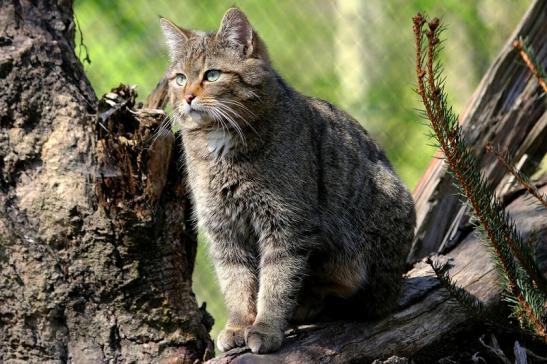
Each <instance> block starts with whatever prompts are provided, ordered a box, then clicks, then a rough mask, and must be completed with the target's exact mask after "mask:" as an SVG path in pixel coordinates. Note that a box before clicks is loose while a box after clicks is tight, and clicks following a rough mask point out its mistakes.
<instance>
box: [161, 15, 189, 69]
mask: <svg viewBox="0 0 547 364" xmlns="http://www.w3.org/2000/svg"><path fill="white" fill-rule="evenodd" d="M160 26H161V29H162V30H163V35H164V36H165V41H166V43H167V48H168V49H169V57H170V58H171V60H175V58H176V55H177V54H178V52H180V50H181V49H182V48H183V47H184V44H185V43H186V41H187V40H188V38H190V35H191V34H192V32H190V31H188V30H185V29H182V28H180V27H179V26H177V25H176V24H175V23H173V22H171V21H169V20H167V19H166V18H163V17H160Z"/></svg>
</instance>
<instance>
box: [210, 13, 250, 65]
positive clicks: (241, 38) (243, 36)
mask: <svg viewBox="0 0 547 364" xmlns="http://www.w3.org/2000/svg"><path fill="white" fill-rule="evenodd" d="M253 33H254V32H253V27H251V24H250V23H249V20H248V19H247V17H246V16H245V14H244V13H243V12H242V11H241V10H239V9H238V8H231V9H228V11H226V13H225V14H224V17H222V21H221V22H220V29H219V30H218V32H217V35H216V36H217V38H219V39H222V40H224V41H227V42H231V43H234V44H236V45H241V46H243V50H244V53H245V55H247V56H249V55H251V54H252V53H253Z"/></svg>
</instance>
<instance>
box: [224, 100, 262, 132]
mask: <svg viewBox="0 0 547 364" xmlns="http://www.w3.org/2000/svg"><path fill="white" fill-rule="evenodd" d="M223 102H224V101H219V102H218V107H219V108H221V109H223V110H224V111H226V112H228V113H230V114H232V115H233V116H234V117H235V118H238V119H241V120H242V121H243V122H244V123H245V124H246V125H247V126H248V127H249V128H250V129H251V130H252V131H253V132H254V133H255V134H256V135H257V136H258V137H259V138H260V134H259V133H258V131H257V130H256V129H255V128H254V127H253V126H252V124H251V123H249V122H248V121H247V119H246V118H244V117H243V116H242V115H241V114H239V113H238V112H237V111H235V110H234V109H233V108H231V107H229V106H228V105H226V104H224V103H223ZM236 102H237V101H236ZM242 106H244V105H242ZM249 111H250V110H249ZM253 115H254V113H253ZM255 116H256V115H255Z"/></svg>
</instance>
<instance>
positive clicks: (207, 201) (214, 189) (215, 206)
mask: <svg viewBox="0 0 547 364" xmlns="http://www.w3.org/2000/svg"><path fill="white" fill-rule="evenodd" d="M195 167H197V168H196V169H195V170H194V172H195V173H194V175H193V178H192V180H193V181H192V182H191V184H192V186H191V187H192V190H193V192H194V197H195V203H196V205H197V207H198V209H200V210H212V211H213V212H218V211H223V210H230V209H237V210H240V209H248V207H249V204H250V202H251V200H252V199H253V196H256V195H257V193H258V190H260V187H259V182H258V180H257V178H255V177H253V173H252V172H253V171H252V167H250V166H245V165H240V164H234V163H229V162H226V161H219V160H214V161H208V162H205V161H204V162H202V163H200V165H199V166H195Z"/></svg>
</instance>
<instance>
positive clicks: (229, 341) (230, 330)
mask: <svg viewBox="0 0 547 364" xmlns="http://www.w3.org/2000/svg"><path fill="white" fill-rule="evenodd" d="M240 346H245V327H238V326H232V325H226V327H224V329H223V330H222V331H221V332H220V334H218V337H217V348H218V349H219V350H220V351H223V352H224V351H228V350H230V349H233V348H236V347H240Z"/></svg>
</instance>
